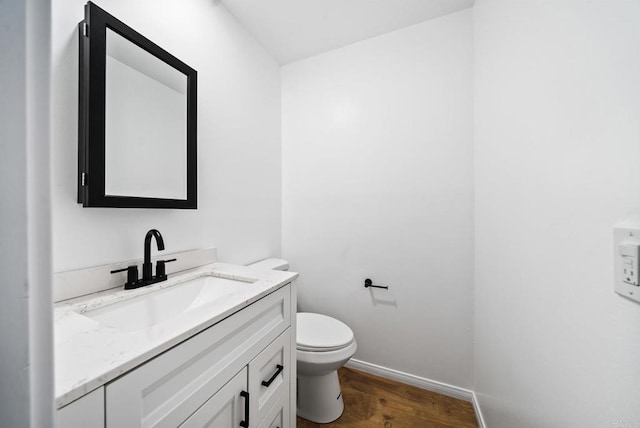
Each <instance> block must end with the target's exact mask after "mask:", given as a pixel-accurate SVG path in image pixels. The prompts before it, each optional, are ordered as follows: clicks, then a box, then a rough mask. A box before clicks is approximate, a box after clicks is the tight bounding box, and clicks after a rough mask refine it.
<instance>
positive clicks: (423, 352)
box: [282, 10, 473, 387]
mask: <svg viewBox="0 0 640 428" xmlns="http://www.w3.org/2000/svg"><path fill="white" fill-rule="evenodd" d="M471 17H472V15H471V11H470V10H467V11H463V12H460V13H456V14H453V15H449V16H446V17H443V18H440V19H436V20H432V21H428V22H425V23H422V24H418V25H415V26H412V27H409V28H406V29H403V30H400V31H396V32H393V33H389V34H386V35H383V36H380V37H376V38H373V39H369V40H366V41H363V42H359V43H356V44H353V45H350V46H347V47H344V48H341V49H337V50H334V51H331V52H329V53H326V54H322V55H319V56H316V57H313V58H310V59H307V60H303V61H300V62H296V63H293V64H290V65H287V66H285V67H284V68H283V69H282V94H283V95H282V97H283V98H282V135H283V168H282V169H283V220H282V221H283V226H282V231H283V238H282V246H283V254H282V255H283V257H285V258H287V259H289V261H290V263H291V268H292V270H295V271H299V272H301V275H300V279H299V281H298V284H299V290H300V291H299V302H300V303H299V306H300V309H301V310H304V311H318V312H321V313H325V314H328V315H331V316H334V317H336V318H338V319H340V320H343V321H344V322H346V323H347V324H348V325H349V326H350V327H351V328H352V329H353V330H354V332H355V335H356V338H357V340H358V351H357V353H356V356H355V358H357V359H360V360H364V361H367V362H370V363H375V364H380V365H382V366H385V367H388V368H393V369H396V370H401V371H405V372H408V373H411V374H414V375H418V376H422V377H426V378H429V379H433V380H438V381H443V382H447V383H450V384H454V385H456V386H462V387H469V386H471V380H472V379H471V378H472V375H471V354H472V331H471V330H472V325H471V322H472V309H473V303H472V298H473V289H472V272H473V267H472V192H473V189H472V170H471V167H472V147H471V142H472V141H471V139H472V87H471V85H472V51H471V49H472V39H471V37H472V28H471ZM367 277H370V278H372V279H373V280H374V282H376V283H380V284H384V285H389V286H390V287H391V288H390V290H389V291H388V292H385V291H368V290H366V289H365V288H364V287H363V281H364V279H365V278H367Z"/></svg>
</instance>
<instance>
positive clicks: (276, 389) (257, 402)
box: [249, 329, 291, 423]
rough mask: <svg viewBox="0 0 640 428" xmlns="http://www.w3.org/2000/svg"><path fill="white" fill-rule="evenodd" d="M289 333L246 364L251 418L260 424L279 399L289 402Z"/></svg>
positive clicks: (288, 331)
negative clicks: (247, 366)
mask: <svg viewBox="0 0 640 428" xmlns="http://www.w3.org/2000/svg"><path fill="white" fill-rule="evenodd" d="M290 376H291V330H290V329H287V330H286V331H285V332H284V333H282V334H281V335H280V336H278V338H277V339H276V340H274V341H273V342H271V344H270V345H269V346H267V347H266V348H265V350H264V351H262V352H261V353H260V354H259V355H258V356H257V357H256V358H254V359H253V360H252V361H251V362H250V363H249V391H250V392H251V403H250V410H251V417H252V418H254V419H255V421H256V422H258V423H259V422H260V421H262V419H263V418H264V417H265V416H266V413H267V411H268V410H270V409H271V408H272V407H273V406H274V405H275V404H276V403H277V402H280V401H281V399H283V397H284V398H286V400H287V401H288V400H289V379H290Z"/></svg>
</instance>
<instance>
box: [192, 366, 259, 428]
mask: <svg viewBox="0 0 640 428" xmlns="http://www.w3.org/2000/svg"><path fill="white" fill-rule="evenodd" d="M246 390H247V369H246V368H244V369H243V370H242V371H241V372H240V373H238V374H237V375H236V376H235V377H234V378H233V379H231V380H230V381H229V383H227V384H226V385H225V386H223V387H222V389H221V390H220V391H218V392H216V394H215V395H214V396H213V397H211V398H210V399H209V400H207V402H206V403H204V404H203V405H202V407H200V408H199V409H198V410H196V412H195V413H194V414H193V415H191V416H190V417H189V419H187V420H186V421H184V423H183V424H181V425H180V427H181V428H202V427H211V428H231V427H233V428H236V427H239V426H240V422H241V421H243V420H244V419H243V418H244V417H245V414H244V409H245V403H244V400H246V398H244V397H242V396H241V393H242V392H243V391H246Z"/></svg>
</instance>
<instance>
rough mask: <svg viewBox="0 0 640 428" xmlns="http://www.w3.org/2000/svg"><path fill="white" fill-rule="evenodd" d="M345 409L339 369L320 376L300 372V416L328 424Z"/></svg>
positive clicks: (298, 412) (298, 410)
mask: <svg viewBox="0 0 640 428" xmlns="http://www.w3.org/2000/svg"><path fill="white" fill-rule="evenodd" d="M343 411H344V401H343V400H342V392H341V390H340V381H339V380H338V371H337V370H334V371H332V372H329V373H327V374H323V375H320V376H308V375H301V374H298V409H297V414H298V416H300V417H301V418H304V419H307V420H310V421H312V422H316V423H320V424H326V423H329V422H333V421H335V420H336V419H338V418H339V417H340V415H342V412H343Z"/></svg>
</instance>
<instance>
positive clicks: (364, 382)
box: [297, 367, 478, 428]
mask: <svg viewBox="0 0 640 428" xmlns="http://www.w3.org/2000/svg"><path fill="white" fill-rule="evenodd" d="M338 375H339V376H340V384H341V386H342V397H343V399H344V405H345V409H344V413H343V414H342V416H341V417H340V418H339V419H338V420H337V421H334V422H332V423H330V424H316V423H313V422H310V421H307V420H305V419H302V418H297V426H298V428H315V427H327V428H369V427H385V428H477V427H478V423H477V421H476V416H475V414H474V412H473V406H472V405H471V403H468V402H466V401H462V400H458V399H455V398H451V397H447V396H446V395H442V394H437V393H435V392H431V391H426V390H424V389H420V388H416V387H413V386H410V385H405V384H402V383H399V382H395V381H392V380H389V379H384V378H380V377H377V376H373V375H371V374H369V373H364V372H361V371H357V370H353V369H348V368H345V367H343V368H341V369H340V370H338Z"/></svg>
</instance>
